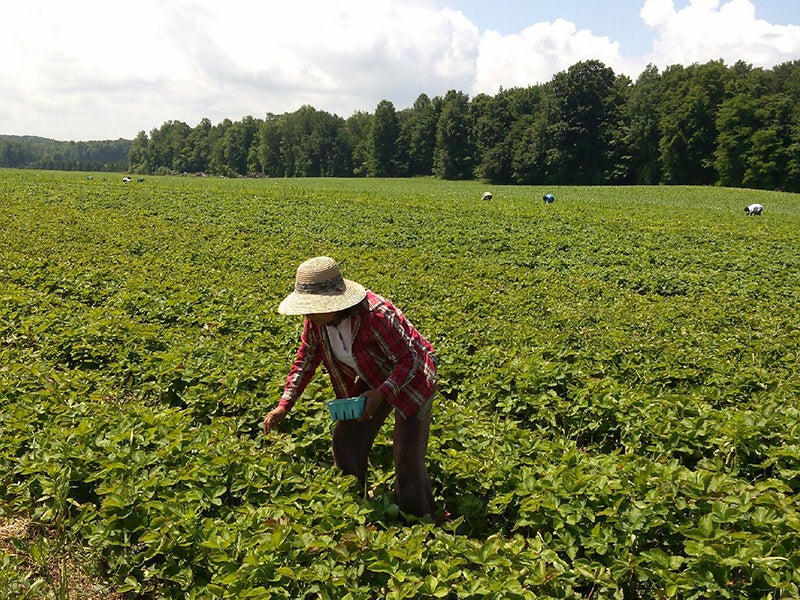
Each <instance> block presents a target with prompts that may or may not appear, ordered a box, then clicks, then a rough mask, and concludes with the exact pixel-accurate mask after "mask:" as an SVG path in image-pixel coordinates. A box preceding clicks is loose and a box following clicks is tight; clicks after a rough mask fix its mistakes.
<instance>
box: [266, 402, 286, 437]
mask: <svg viewBox="0 0 800 600" xmlns="http://www.w3.org/2000/svg"><path fill="white" fill-rule="evenodd" d="M288 412H289V411H288V410H287V409H286V408H284V407H283V406H278V407H276V408H273V409H272V410H271V411H269V413H267V416H266V417H264V435H267V434H269V432H270V431H272V430H273V429H275V428H276V427H277V426H278V424H279V423H280V422H281V421H283V418H284V417H285V416H286V414H287V413H288Z"/></svg>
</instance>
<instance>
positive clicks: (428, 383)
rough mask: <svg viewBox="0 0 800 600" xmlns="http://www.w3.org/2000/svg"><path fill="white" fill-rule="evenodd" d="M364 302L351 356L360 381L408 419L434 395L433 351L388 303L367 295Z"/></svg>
mask: <svg viewBox="0 0 800 600" xmlns="http://www.w3.org/2000/svg"><path fill="white" fill-rule="evenodd" d="M367 301H368V306H369V310H368V311H366V312H364V313H363V314H362V316H361V322H360V325H359V332H358V334H357V340H356V341H354V343H353V355H354V356H355V358H356V362H357V363H358V367H359V371H360V373H361V375H362V377H363V378H364V379H365V380H366V381H367V382H368V383H369V384H370V385H371V386H373V387H374V388H376V389H377V390H379V391H380V392H381V393H382V394H383V395H384V396H385V398H386V400H387V402H389V403H390V404H392V405H394V407H395V408H397V410H399V411H400V412H401V413H402V414H403V415H404V416H406V417H408V416H410V415H413V414H415V413H416V412H417V411H418V410H419V408H420V406H422V405H423V404H424V403H425V402H426V401H427V400H428V399H430V397H431V396H432V395H433V392H434V388H435V384H436V359H435V354H434V350H433V347H432V346H431V345H430V343H429V342H428V341H427V340H426V339H425V338H424V337H422V335H420V333H419V332H418V331H417V330H416V329H415V328H414V326H413V325H412V324H411V322H410V321H409V320H408V319H407V318H406V317H405V315H404V314H403V313H402V312H401V311H400V309H398V308H396V307H395V306H393V305H392V304H391V303H390V302H389V301H388V300H386V299H384V298H381V297H380V296H378V295H377V294H374V293H372V292H368V294H367Z"/></svg>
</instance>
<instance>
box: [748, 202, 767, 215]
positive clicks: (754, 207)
mask: <svg viewBox="0 0 800 600" xmlns="http://www.w3.org/2000/svg"><path fill="white" fill-rule="evenodd" d="M762 210H764V207H763V206H761V205H760V204H751V205H750V206H747V207H745V209H744V214H746V215H758V216H761V211H762Z"/></svg>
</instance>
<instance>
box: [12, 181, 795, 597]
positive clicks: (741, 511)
mask: <svg viewBox="0 0 800 600" xmlns="http://www.w3.org/2000/svg"><path fill="white" fill-rule="evenodd" d="M485 189H486V188H485V186H484V185H483V184H479V183H475V182H444V181H440V180H433V179H414V180H381V179H367V180H347V179H345V180H337V179H280V180H271V179H262V180H254V179H240V180H222V179H207V178H179V177H175V178H170V177H163V178H158V177H148V178H146V179H144V180H143V181H136V180H135V179H134V181H133V182H131V183H123V182H122V176H113V175H108V174H103V175H100V174H96V175H94V176H93V177H92V178H89V177H88V176H86V175H85V174H76V173H69V174H68V173H54V172H33V171H10V170H6V171H0V232H2V235H1V236H0V532H3V531H7V532H11V533H6V534H0V589H3V590H8V593H9V594H10V596H9V597H12V598H49V597H64V598H66V597H83V596H81V595H80V593H81V590H76V589H74V587H75V584H73V583H71V582H70V580H69V578H68V577H67V576H66V571H68V570H70V569H73V568H76V566H79V567H80V568H81V569H82V570H83V571H85V572H86V573H87V574H88V576H89V577H90V578H91V581H92V582H93V583H92V585H93V586H95V587H97V588H98V589H101V590H106V591H107V592H108V593H112V592H113V593H115V594H117V595H118V597H128V598H353V599H358V598H497V599H500V598H589V597H591V598H617V599H637V598H681V599H683V598H711V597H713V598H774V599H777V598H796V597H798V596H800V591H799V590H800V502H798V493H800V364H799V361H800V358H799V357H800V329H799V327H798V326H799V324H800V254H799V253H798V249H799V248H800V195H797V194H785V193H776V192H754V191H752V190H735V189H724V188H701V187H626V188H613V187H564V188H545V187H536V186H530V187H520V186H517V187H511V186H509V187H505V186H499V187H494V188H492V189H491V191H492V192H493V194H494V199H493V200H491V201H489V202H486V201H481V200H480V196H481V193H482V192H483V191H485ZM545 193H553V194H554V195H555V198H556V201H555V202H554V203H553V204H545V203H543V202H542V195H543V194H545ZM752 202H760V203H762V204H763V205H764V207H765V208H764V214H763V216H761V217H748V216H745V215H744V212H743V208H744V207H745V206H746V205H748V204H750V203H752ZM323 254H324V255H329V256H333V257H334V258H336V259H337V260H338V261H339V262H340V264H341V265H342V269H343V272H344V274H345V277H348V278H351V279H355V280H356V281H359V282H361V283H363V284H364V285H366V286H367V287H369V288H370V289H372V290H374V291H376V292H378V293H380V294H382V295H384V296H386V297H388V298H390V299H391V300H392V301H393V302H394V303H396V304H397V305H398V306H400V307H401V308H403V310H404V312H405V313H406V314H407V315H408V316H409V318H410V319H411V320H412V321H413V322H414V324H415V325H416V326H417V328H418V329H419V330H420V331H421V332H423V334H424V335H426V337H428V338H429V339H430V340H431V342H432V343H433V344H434V346H435V347H436V349H437V351H438V355H439V361H440V385H439V394H438V397H437V403H436V405H435V408H434V423H433V425H432V430H431V442H430V448H429V453H428V463H429V470H430V472H431V476H432V479H433V482H434V494H435V499H436V503H437V507H438V512H437V515H436V519H435V520H421V521H420V520H414V519H412V518H406V517H405V516H404V515H402V514H398V510H397V506H396V505H395V504H394V503H393V498H392V478H393V466H392V456H391V445H390V444H391V436H390V434H389V428H390V422H391V419H390V420H389V422H388V423H387V425H386V426H385V431H383V432H382V433H381V434H380V435H379V437H378V440H377V442H376V446H375V448H374V450H373V454H372V457H371V458H372V467H371V471H370V478H369V481H368V482H367V486H366V489H360V488H359V486H358V485H357V483H356V481H355V480H354V479H351V478H347V477H344V476H342V475H341V474H340V473H339V472H337V471H336V470H335V469H334V468H333V467H332V464H331V463H332V460H331V454H330V436H331V423H330V419H329V416H328V414H327V411H326V409H325V405H324V400H327V399H330V398H332V397H333V393H332V390H331V389H330V386H329V384H328V383H327V379H326V377H325V376H324V375H323V374H322V373H320V374H318V376H317V377H316V378H315V380H314V382H313V383H312V385H311V386H310V387H309V389H308V390H307V391H306V394H305V396H304V398H303V399H302V400H301V401H300V402H298V404H297V406H296V407H295V409H294V410H293V412H292V413H290V416H289V417H288V418H287V420H286V421H284V423H283V424H282V425H281V427H280V430H279V431H278V432H277V433H276V434H272V435H270V437H268V438H266V437H264V435H263V433H262V432H261V419H262V417H263V415H264V414H265V413H266V412H267V411H268V410H269V409H270V408H272V407H273V406H274V405H275V404H276V403H277V400H278V398H279V395H280V392H281V390H282V387H283V382H284V378H285V376H286V372H287V370H288V368H289V365H290V363H291V360H292V358H293V355H294V351H295V349H296V345H297V343H298V340H299V333H300V328H301V322H300V320H299V319H297V318H291V317H284V316H281V315H279V314H278V313H277V311H276V308H277V304H278V303H279V301H280V300H281V299H282V298H283V296H284V295H285V294H286V293H288V291H290V290H291V287H292V285H293V280H294V270H295V268H296V266H297V265H298V264H299V263H300V262H301V261H303V260H304V259H306V258H308V257H310V256H315V255H323ZM14 523H24V527H21V528H19V527H18V528H17V529H16V530H14V528H13V527H11V525H12V524H14ZM83 592H86V588H84V589H83ZM72 594H78V595H77V596H72Z"/></svg>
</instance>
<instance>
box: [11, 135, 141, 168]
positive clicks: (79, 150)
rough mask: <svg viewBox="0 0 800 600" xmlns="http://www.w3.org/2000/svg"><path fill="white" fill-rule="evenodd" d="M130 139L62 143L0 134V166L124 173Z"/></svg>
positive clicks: (39, 138)
mask: <svg viewBox="0 0 800 600" xmlns="http://www.w3.org/2000/svg"><path fill="white" fill-rule="evenodd" d="M130 147H131V141H130V140H123V139H119V140H102V141H92V142H62V141H58V140H51V139H47V138H42V137H35V136H14V135H0V167H24V168H29V169H58V170H61V171H115V172H119V171H126V170H127V169H128V151H129V150H130Z"/></svg>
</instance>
